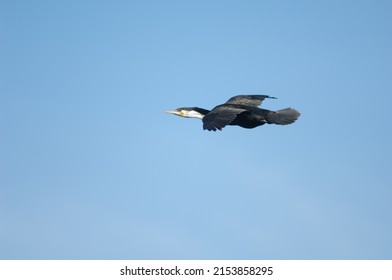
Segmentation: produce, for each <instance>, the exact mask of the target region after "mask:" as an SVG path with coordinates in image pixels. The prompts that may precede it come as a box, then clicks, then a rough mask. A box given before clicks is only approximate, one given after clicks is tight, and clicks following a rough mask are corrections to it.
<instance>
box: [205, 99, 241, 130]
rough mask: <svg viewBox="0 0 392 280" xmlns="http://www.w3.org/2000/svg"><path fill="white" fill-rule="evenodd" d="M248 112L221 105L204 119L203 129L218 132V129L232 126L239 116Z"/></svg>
mask: <svg viewBox="0 0 392 280" xmlns="http://www.w3.org/2000/svg"><path fill="white" fill-rule="evenodd" d="M244 111H246V109H241V108H230V107H225V106H224V105H220V106H217V107H215V108H214V109H212V111H210V112H209V113H208V114H207V115H205V116H204V118H203V129H204V130H205V129H207V130H209V131H211V130H213V131H216V130H217V129H219V130H222V128H224V127H225V126H226V125H228V124H230V123H231V122H232V121H233V120H234V119H235V118H236V117H237V115H238V114H240V113H242V112H244Z"/></svg>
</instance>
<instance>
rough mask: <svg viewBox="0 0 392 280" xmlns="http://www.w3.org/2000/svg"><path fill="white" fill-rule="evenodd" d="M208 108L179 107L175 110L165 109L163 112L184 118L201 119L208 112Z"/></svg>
mask: <svg viewBox="0 0 392 280" xmlns="http://www.w3.org/2000/svg"><path fill="white" fill-rule="evenodd" d="M208 112H209V111H208V110H206V109H202V108H198V107H181V108H178V109H175V110H166V111H165V113H168V114H173V115H177V116H180V117H184V118H197V119H202V118H203V117H204V116H205V115H206V114H208Z"/></svg>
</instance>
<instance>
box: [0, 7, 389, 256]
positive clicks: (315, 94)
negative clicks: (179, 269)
mask: <svg viewBox="0 0 392 280" xmlns="http://www.w3.org/2000/svg"><path fill="white" fill-rule="evenodd" d="M391 13H392V2H391V1H370V0H369V1H341V0H339V1H76V0H71V1H69V0H67V1H4V0H3V1H0V258H1V259H391V258H392V219H391V214H392V178H391V176H392V175H391V166H392V160H391V158H392V149H391V143H392V136H391V120H390V108H391V103H392V98H391V94H392V92H391V88H392V36H391V30H392V17H391ZM252 93H253V94H268V95H271V96H276V97H278V99H271V100H265V102H263V104H262V107H263V108H266V109H271V110H277V109H282V108H286V107H293V108H296V109H297V110H299V111H300V112H301V113H302V115H301V117H300V119H299V120H298V121H297V122H296V123H295V124H293V125H290V126H272V125H271V126H263V127H259V128H256V129H251V130H248V129H243V128H240V127H232V126H229V127H226V128H224V129H223V131H221V132H215V133H214V132H208V131H203V130H202V123H201V121H200V120H197V119H184V118H179V117H176V116H173V115H168V114H164V113H163V111H164V110H167V109H174V108H177V107H182V106H199V107H203V108H207V109H210V108H212V107H214V106H215V105H218V104H221V103H223V102H225V101H226V100H227V99H229V98H230V97H232V96H234V95H238V94H252Z"/></svg>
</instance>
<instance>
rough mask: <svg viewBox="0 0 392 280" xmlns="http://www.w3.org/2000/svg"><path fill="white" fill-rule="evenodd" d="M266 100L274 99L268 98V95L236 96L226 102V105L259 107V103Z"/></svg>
mask: <svg viewBox="0 0 392 280" xmlns="http://www.w3.org/2000/svg"><path fill="white" fill-rule="evenodd" d="M266 98H273V99H276V97H272V96H268V95H237V96H234V97H232V98H230V99H229V100H227V102H226V104H237V105H245V106H255V107H258V106H260V104H261V102H263V100H264V99H266Z"/></svg>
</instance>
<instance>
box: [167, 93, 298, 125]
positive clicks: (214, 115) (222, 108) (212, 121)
mask: <svg viewBox="0 0 392 280" xmlns="http://www.w3.org/2000/svg"><path fill="white" fill-rule="evenodd" d="M266 98H272V99H276V97H271V96H268V95H237V96H234V97H232V98H230V99H229V100H228V101H227V102H226V103H224V104H221V105H218V106H216V107H215V108H213V109H212V110H211V111H209V110H206V109H203V108H199V107H181V108H178V109H175V110H167V111H165V112H166V113H169V114H174V115H177V116H180V117H185V118H198V119H201V120H202V121H203V129H204V130H205V129H207V130H209V131H211V130H213V131H216V130H222V128H224V127H225V126H226V125H238V126H241V127H244V128H255V127H257V126H260V125H263V124H266V123H267V124H278V125H287V124H291V123H293V122H295V121H296V120H297V119H298V117H299V116H300V113H299V112H298V111H297V110H295V109H292V108H286V109H282V110H278V111H270V110H266V109H261V108H258V106H260V104H261V102H263V100H264V99H266Z"/></svg>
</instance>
